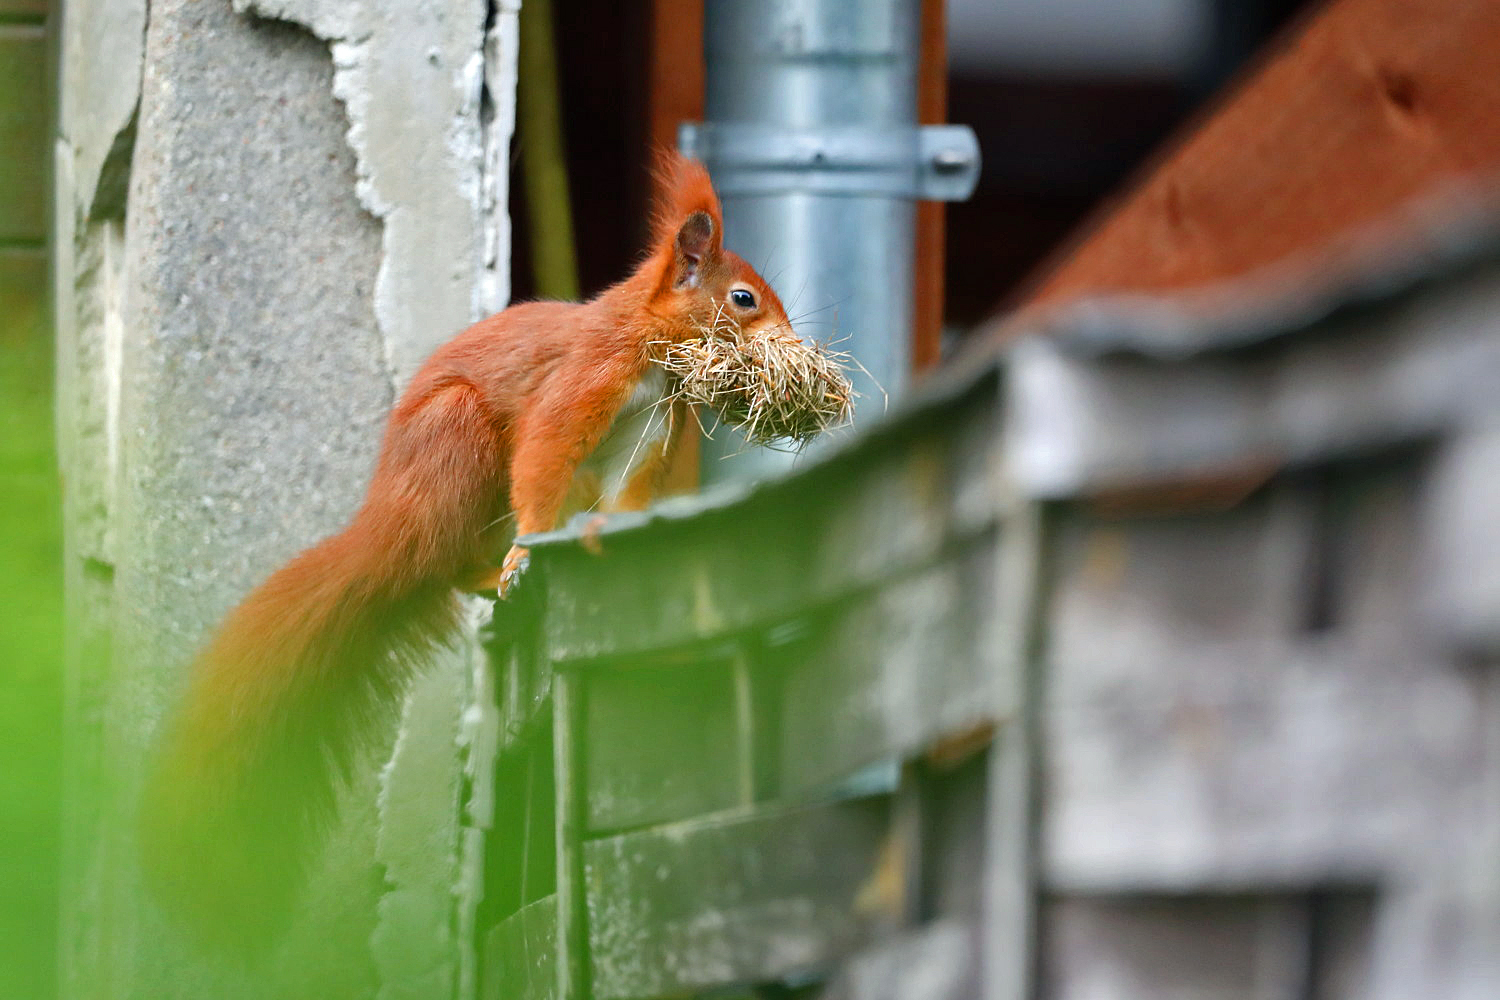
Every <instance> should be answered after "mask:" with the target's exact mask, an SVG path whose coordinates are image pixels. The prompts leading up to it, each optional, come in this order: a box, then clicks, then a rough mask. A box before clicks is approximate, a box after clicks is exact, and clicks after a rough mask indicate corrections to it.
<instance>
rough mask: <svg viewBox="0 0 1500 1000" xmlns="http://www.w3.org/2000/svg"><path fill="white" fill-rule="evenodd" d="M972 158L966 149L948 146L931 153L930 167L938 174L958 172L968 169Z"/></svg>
mask: <svg viewBox="0 0 1500 1000" xmlns="http://www.w3.org/2000/svg"><path fill="white" fill-rule="evenodd" d="M972 162H973V160H972V159H971V158H970V156H969V154H968V151H966V150H963V149H955V148H953V147H951V146H950V147H948V148H947V149H940V150H938V151H937V152H936V153H933V154H932V169H933V170H936V171H937V172H938V173H940V174H958V173H962V172H963V171H965V170H968V169H969V166H970V164H971V163H972Z"/></svg>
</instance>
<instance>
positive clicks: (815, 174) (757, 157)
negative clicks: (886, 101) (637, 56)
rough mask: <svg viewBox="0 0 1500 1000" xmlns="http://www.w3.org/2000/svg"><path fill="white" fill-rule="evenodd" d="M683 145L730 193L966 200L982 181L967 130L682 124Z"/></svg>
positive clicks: (680, 139) (976, 146)
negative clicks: (793, 193)
mask: <svg viewBox="0 0 1500 1000" xmlns="http://www.w3.org/2000/svg"><path fill="white" fill-rule="evenodd" d="M677 146H678V148H679V149H680V150H681V151H682V152H683V153H686V154H687V155H688V156H692V157H696V158H697V159H700V160H702V161H703V162H704V163H705V164H707V165H708V167H709V169H710V170H711V171H712V172H713V175H714V186H715V187H716V188H718V190H719V193H720V194H721V195H725V196H734V195H751V196H754V195H774V194H785V193H788V192H806V193H810V194H826V195H883V196H886V197H891V198H911V199H915V200H918V201H963V200H964V199H966V198H968V197H969V195H971V194H973V192H974V186H975V185H976V184H977V183H978V182H979V162H980V157H979V140H978V139H976V138H975V136H974V130H973V129H971V128H969V127H968V126H967V125H922V126H912V127H909V128H901V127H883V128H882V127H870V126H865V125H825V126H820V127H815V128H803V129H795V128H783V127H780V126H776V125H761V124H750V123H739V122H684V123H683V124H682V125H680V126H678V130H677Z"/></svg>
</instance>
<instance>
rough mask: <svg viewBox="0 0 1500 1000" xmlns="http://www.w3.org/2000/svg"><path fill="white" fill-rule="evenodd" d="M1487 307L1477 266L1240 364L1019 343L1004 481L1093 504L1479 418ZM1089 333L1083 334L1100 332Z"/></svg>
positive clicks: (1488, 364)
mask: <svg viewBox="0 0 1500 1000" xmlns="http://www.w3.org/2000/svg"><path fill="white" fill-rule="evenodd" d="M1497 307H1500V265H1497V264H1496V262H1495V261H1493V260H1488V261H1485V262H1483V263H1481V264H1476V265H1474V266H1471V267H1467V268H1464V269H1462V270H1461V271H1459V272H1458V273H1452V274H1449V275H1447V276H1446V278H1445V280H1442V281H1434V282H1429V283H1427V284H1425V285H1421V286H1417V287H1416V288H1415V289H1413V290H1412V291H1411V292H1409V293H1407V294H1404V295H1401V296H1399V297H1397V298H1395V299H1392V300H1390V301H1388V302H1385V303H1383V304H1382V307H1381V308H1379V309H1366V310H1361V311H1359V312H1355V313H1352V314H1349V315H1346V316H1343V317H1340V318H1339V319H1338V320H1336V321H1333V322H1329V323H1327V324H1324V325H1322V326H1319V327H1314V328H1311V329H1310V330H1309V329H1306V328H1304V327H1301V326H1298V327H1296V328H1295V329H1297V330H1299V331H1303V333H1302V335H1299V336H1296V337H1281V338H1280V339H1278V340H1275V341H1274V342H1272V343H1268V344H1266V345H1265V349H1264V350H1263V351H1261V352H1258V353H1257V354H1255V355H1254V356H1244V355H1241V354H1234V353H1230V352H1227V351H1214V352H1209V353H1204V354H1200V355H1196V356H1192V357H1188V358H1186V359H1176V360H1175V363H1162V362H1161V361H1160V360H1158V359H1147V358H1142V357H1136V356H1129V355H1109V356H1104V357H1085V356H1084V355H1086V354H1088V353H1089V352H1088V350H1087V348H1085V347H1083V345H1057V344H1052V343H1047V342H1029V343H1027V344H1025V345H1021V346H1020V347H1018V349H1017V350H1016V351H1014V352H1012V355H1011V360H1010V366H1009V371H1010V390H1011V392H1010V398H1011V401H1012V407H1011V409H1012V413H1013V415H1014V419H1013V420H1012V421H1011V422H1010V425H1009V429H1008V432H1007V433H1008V441H1007V448H1008V450H1009V452H1010V456H1011V463H1010V470H1011V472H1012V473H1013V474H1014V476H1015V478H1016V480H1017V482H1018V484H1019V485H1020V487H1021V488H1022V489H1024V490H1025V491H1026V492H1027V493H1029V494H1031V495H1033V496H1040V497H1045V498H1059V497H1064V496H1071V495H1078V494H1080V493H1087V494H1090V495H1094V494H1098V493H1100V492H1103V491H1114V490H1121V489H1134V488H1139V487H1142V486H1145V485H1149V484H1152V483H1161V482H1163V481H1168V482H1171V483H1182V482H1186V481H1189V480H1191V479H1194V478H1201V477H1209V478H1221V477H1223V476H1224V474H1225V473H1226V471H1230V470H1235V469H1239V470H1246V469H1248V468H1252V467H1253V468H1258V469H1262V470H1264V469H1266V468H1268V467H1269V468H1281V467H1284V466H1287V465H1295V464H1301V463H1307V462H1310V461H1317V460H1327V459H1331V458H1336V457H1339V456H1341V455H1353V454H1359V453H1367V452H1369V451H1371V450H1372V449H1376V448H1380V447H1388V446H1391V445H1395V444H1401V443H1405V442H1410V441H1415V440H1419V439H1423V438H1428V437H1431V436H1432V435H1434V434H1437V433H1441V432H1443V431H1445V430H1447V429H1449V428H1452V427H1455V426H1459V425H1462V424H1467V423H1478V422H1483V421H1490V420H1493V419H1495V417H1494V415H1495V414H1496V413H1497V412H1500V395H1497V394H1496V392H1495V391H1494V386H1496V385H1500V338H1497V337H1495V336H1492V335H1491V333H1490V330H1491V326H1492V317H1493V316H1494V315H1495V312H1496V309H1497ZM1099 319H1100V322H1099V324H1098V326H1097V327H1096V329H1107V328H1109V321H1108V320H1107V319H1105V318H1104V317H1102V316H1101V317H1099ZM1161 328H1162V329H1171V328H1172V327H1171V324H1170V323H1164V324H1162V325H1161ZM1285 332H1291V331H1285ZM1318 332H1322V333H1325V334H1328V335H1326V336H1318V335H1315V334H1316V333H1318ZM1333 334H1336V335H1333Z"/></svg>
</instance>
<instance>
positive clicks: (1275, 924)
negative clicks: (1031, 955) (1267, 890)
mask: <svg viewBox="0 0 1500 1000" xmlns="http://www.w3.org/2000/svg"><path fill="white" fill-rule="evenodd" d="M1042 913H1043V915H1044V927H1045V931H1044V934H1043V941H1045V942H1046V946H1045V949H1044V951H1043V960H1042V979H1043V988H1044V990H1045V995H1046V996H1048V997H1053V998H1056V1000H1090V998H1094V997H1098V996H1101V995H1107V996H1109V997H1111V998H1114V1000H1158V998H1162V997H1205V998H1206V997H1213V998H1214V1000H1265V998H1273V997H1274V998H1284V1000H1294V998H1297V997H1307V996H1321V994H1314V993H1311V992H1306V991H1304V986H1305V979H1306V973H1307V967H1308V964H1309V962H1308V954H1307V949H1308V947H1309V945H1310V927H1309V914H1308V908H1307V904H1306V900H1305V899H1304V898H1303V897H1301V896H1298V895H1286V896H1276V895H1272V896H1255V895H1250V896H1244V897H1234V896H1225V897H1215V896H1202V897H1191V896H1189V897H1184V898H1180V899H1173V898H1162V897H1147V898H1143V899H1129V898H1126V899H1102V900H1096V899H1089V898H1073V897H1065V898H1062V899H1057V900H1054V901H1051V902H1049V903H1048V904H1047V905H1046V906H1044V907H1043V909H1042Z"/></svg>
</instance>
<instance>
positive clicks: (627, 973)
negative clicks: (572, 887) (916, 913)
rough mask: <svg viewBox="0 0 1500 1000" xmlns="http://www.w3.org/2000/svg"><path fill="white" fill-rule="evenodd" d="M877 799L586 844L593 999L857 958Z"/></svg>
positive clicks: (875, 845)
mask: <svg viewBox="0 0 1500 1000" xmlns="http://www.w3.org/2000/svg"><path fill="white" fill-rule="evenodd" d="M887 824H888V816H887V806H886V804H885V803H884V802H882V801H879V800H862V801H849V802H842V803H837V804H833V805H825V806H819V807H815V808H807V809H797V810H764V811H760V812H756V813H752V814H748V815H746V814H740V815H736V816H731V817H714V818H710V819H703V820H695V821H693V822H688V823H680V824H675V825H673V826H669V827H664V828H660V829H655V830H647V831H642V832H638V833H630V834H625V835H622V836H618V837H611V838H608V839H604V840H596V841H592V842H590V843H588V844H587V845H586V846H585V848H584V855H585V874H586V879H587V883H588V897H589V898H588V914H589V940H590V942H591V945H592V953H593V986H594V991H595V996H597V997H598V998H600V1000H615V998H626V997H632V998H638V997H657V996H668V995H674V994H681V993H689V992H693V991H698V990H705V989H708V988H711V987H716V986H721V985H729V984H736V983H750V982H768V981H772V980H776V979H780V978H783V977H785V976H788V975H791V974H795V973H799V972H807V971H810V970H814V969H818V968H821V967H824V966H826V965H827V964H828V963H829V962H831V961H834V960H836V959H838V958H840V957H842V956H844V955H847V954H849V953H850V952H852V951H853V950H854V949H855V948H857V947H858V946H859V945H860V944H861V942H862V941H863V940H864V937H865V927H864V925H863V924H862V923H861V920H860V918H858V917H857V916H856V915H855V901H856V899H857V898H858V897H859V895H860V889H861V886H862V885H863V884H864V883H865V882H866V881H867V879H869V877H870V876H871V874H872V873H873V872H874V870H875V868H876V863H877V858H878V856H879V854H880V847H881V841H882V837H883V836H884V833H885V831H886V829H887Z"/></svg>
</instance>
